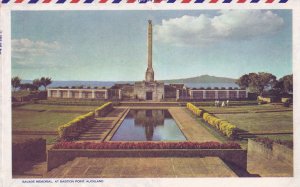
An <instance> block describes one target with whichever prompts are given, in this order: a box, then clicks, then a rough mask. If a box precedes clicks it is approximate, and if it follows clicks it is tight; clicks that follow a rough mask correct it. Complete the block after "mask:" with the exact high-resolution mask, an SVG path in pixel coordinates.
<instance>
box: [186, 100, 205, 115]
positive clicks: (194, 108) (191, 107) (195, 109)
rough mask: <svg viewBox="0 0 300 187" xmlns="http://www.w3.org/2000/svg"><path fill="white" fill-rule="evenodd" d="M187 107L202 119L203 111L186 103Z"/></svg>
mask: <svg viewBox="0 0 300 187" xmlns="http://www.w3.org/2000/svg"><path fill="white" fill-rule="evenodd" d="M186 107H187V108H188V109H189V110H190V111H192V112H193V113H194V114H195V115H196V116H198V117H201V114H202V112H203V111H202V110H200V109H199V108H198V107H196V106H195V105H193V104H192V103H186Z"/></svg>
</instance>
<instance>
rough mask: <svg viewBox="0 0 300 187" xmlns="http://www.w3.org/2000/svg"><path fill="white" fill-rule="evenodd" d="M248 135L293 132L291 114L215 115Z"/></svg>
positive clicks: (288, 112) (289, 112) (290, 112)
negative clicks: (248, 133) (247, 132)
mask: <svg viewBox="0 0 300 187" xmlns="http://www.w3.org/2000/svg"><path fill="white" fill-rule="evenodd" d="M216 116H217V117H219V118H221V119H225V120H228V121H229V122H231V123H233V124H234V125H236V126H237V127H238V128H240V129H243V130H246V131H249V132H250V133H254V134H255V133H262V132H267V133H274V132H293V112H292V111H287V112H268V113H242V114H217V115H216Z"/></svg>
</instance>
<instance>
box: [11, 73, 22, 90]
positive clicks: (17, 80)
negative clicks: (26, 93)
mask: <svg viewBox="0 0 300 187" xmlns="http://www.w3.org/2000/svg"><path fill="white" fill-rule="evenodd" d="M20 85H21V79H20V78H19V77H18V76H16V77H13V78H11V86H12V87H13V88H14V91H16V89H17V88H18V87H20Z"/></svg>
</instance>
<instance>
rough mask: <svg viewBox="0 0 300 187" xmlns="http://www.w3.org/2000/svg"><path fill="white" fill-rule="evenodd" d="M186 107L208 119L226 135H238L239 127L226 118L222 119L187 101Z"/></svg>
mask: <svg viewBox="0 0 300 187" xmlns="http://www.w3.org/2000/svg"><path fill="white" fill-rule="evenodd" d="M186 107H187V108H188V109H189V110H190V111H192V112H193V113H194V114H195V115H196V116H198V117H201V116H202V117H203V120H204V121H206V122H207V123H208V124H209V125H211V126H213V127H214V128H216V129H218V130H219V131H220V132H222V133H223V134H224V135H225V136H227V137H229V138H234V137H235V136H236V132H237V127H236V126H235V125H233V124H231V123H230V122H228V121H226V120H222V119H219V118H217V117H216V116H214V115H212V114H209V113H207V112H204V111H203V110H201V109H199V108H198V107H196V106H195V105H193V104H192V103H187V104H186Z"/></svg>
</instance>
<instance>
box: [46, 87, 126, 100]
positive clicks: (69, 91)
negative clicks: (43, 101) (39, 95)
mask: <svg viewBox="0 0 300 187" xmlns="http://www.w3.org/2000/svg"><path fill="white" fill-rule="evenodd" d="M118 91H119V93H118V99H122V98H121V96H122V94H121V90H118ZM47 96H48V98H65V99H109V98H111V96H110V95H109V89H84V88H83V89H80V88H77V89H75V88H74V89H73V88H48V89H47Z"/></svg>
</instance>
